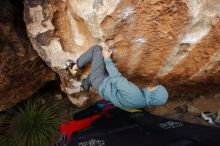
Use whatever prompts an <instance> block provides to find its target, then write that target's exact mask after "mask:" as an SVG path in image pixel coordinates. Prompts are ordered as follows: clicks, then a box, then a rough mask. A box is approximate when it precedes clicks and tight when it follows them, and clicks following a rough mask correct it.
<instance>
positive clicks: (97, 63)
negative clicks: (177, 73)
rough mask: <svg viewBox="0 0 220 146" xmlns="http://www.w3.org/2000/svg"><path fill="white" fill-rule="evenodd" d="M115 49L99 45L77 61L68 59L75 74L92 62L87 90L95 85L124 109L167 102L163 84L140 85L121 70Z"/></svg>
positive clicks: (106, 96) (105, 97)
mask: <svg viewBox="0 0 220 146" xmlns="http://www.w3.org/2000/svg"><path fill="white" fill-rule="evenodd" d="M112 52H113V51H112V49H107V48H104V49H103V48H102V47H101V46H99V45H95V46H93V47H91V48H90V49H89V50H88V51H86V52H85V53H84V54H82V55H81V56H80V57H79V58H78V59H77V61H76V63H73V62H72V63H68V65H69V66H70V67H69V69H70V71H71V73H72V75H73V76H75V75H77V73H78V72H79V70H80V69H82V68H83V67H84V66H85V65H86V64H87V63H89V62H92V66H91V73H90V74H89V75H88V76H87V77H86V78H85V79H83V80H82V85H81V86H82V88H83V89H84V90H85V91H88V90H89V89H90V86H92V87H93V88H94V89H95V90H97V91H98V93H99V95H100V96H101V97H103V98H104V99H105V100H107V101H110V102H111V103H112V104H113V105H115V106H116V107H119V108H122V109H138V108H144V107H145V106H159V105H163V104H165V103H166V102H167V99H168V92H167V90H166V88H165V87H164V86H163V85H157V86H152V87H145V88H142V89H140V88H138V87H137V86H136V85H135V84H133V83H131V82H130V81H128V80H127V79H126V78H125V77H123V76H122V74H121V73H120V72H119V71H118V69H117V68H116V66H115V65H114V63H113V62H112V59H111V58H110V57H111V54H112Z"/></svg>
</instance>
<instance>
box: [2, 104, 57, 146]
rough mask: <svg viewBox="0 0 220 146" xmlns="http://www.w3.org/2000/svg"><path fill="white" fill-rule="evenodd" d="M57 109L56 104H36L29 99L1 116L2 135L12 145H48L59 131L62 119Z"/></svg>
mask: <svg viewBox="0 0 220 146" xmlns="http://www.w3.org/2000/svg"><path fill="white" fill-rule="evenodd" d="M56 111H57V105H56V104H54V105H36V104H35V103H33V102H32V101H28V102H26V103H25V104H24V106H23V107H21V106H19V107H18V108H17V110H14V111H13V112H9V113H8V114H7V117H5V118H1V127H2V128H3V131H4V133H2V134H1V135H3V137H4V139H6V141H7V142H8V145H12V146H13V145H16V146H44V145H45V146H48V145H50V144H51V139H52V138H53V137H54V136H55V134H57V133H58V125H59V124H60V120H59V119H58V117H57V114H56Z"/></svg>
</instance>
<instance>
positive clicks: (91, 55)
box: [76, 45, 108, 90]
mask: <svg viewBox="0 0 220 146" xmlns="http://www.w3.org/2000/svg"><path fill="white" fill-rule="evenodd" d="M89 62H92V66H91V73H90V74H89V75H88V76H87V77H86V79H85V80H86V82H87V83H88V82H90V83H91V85H92V87H93V88H94V89H96V90H98V89H99V86H100V85H101V83H102V81H103V80H104V79H105V78H106V77H107V76H108V72H107V70H106V67H105V62H104V58H103V56H102V47H101V46H99V45H95V46H92V47H91V48H89V49H88V50H87V51H86V52H85V53H83V54H82V55H81V56H80V57H79V58H78V59H77V62H76V64H77V67H78V68H79V69H81V68H83V67H84V66H85V65H86V64H87V63H89Z"/></svg>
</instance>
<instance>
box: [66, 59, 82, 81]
mask: <svg viewBox="0 0 220 146" xmlns="http://www.w3.org/2000/svg"><path fill="white" fill-rule="evenodd" d="M66 66H67V68H68V70H69V71H70V73H71V75H72V76H73V77H78V76H79V74H80V70H79V69H78V67H77V65H76V63H75V62H74V61H73V60H70V59H69V60H67V62H66Z"/></svg>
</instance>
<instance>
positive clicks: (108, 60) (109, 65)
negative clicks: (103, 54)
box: [104, 57, 122, 77]
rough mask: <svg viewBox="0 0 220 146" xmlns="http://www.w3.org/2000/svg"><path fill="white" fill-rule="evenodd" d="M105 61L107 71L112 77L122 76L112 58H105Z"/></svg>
mask: <svg viewBox="0 0 220 146" xmlns="http://www.w3.org/2000/svg"><path fill="white" fill-rule="evenodd" d="M104 61H105V65H106V69H107V71H108V74H109V76H110V77H120V76H122V75H121V73H120V72H119V71H118V69H117V67H116V66H115V64H114V63H113V62H112V59H111V58H110V57H109V58H105V59H104Z"/></svg>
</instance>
